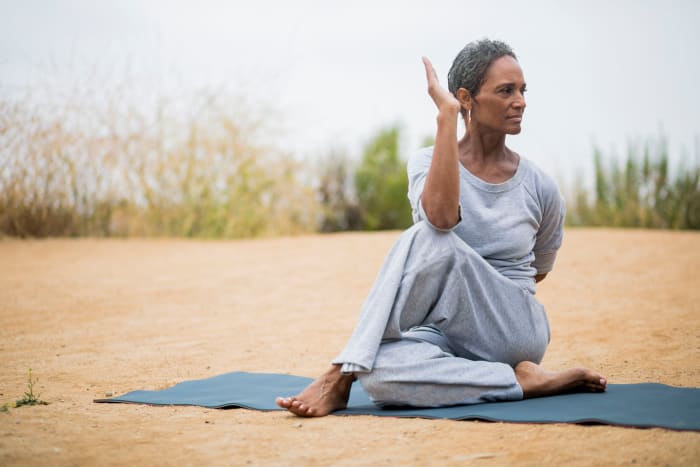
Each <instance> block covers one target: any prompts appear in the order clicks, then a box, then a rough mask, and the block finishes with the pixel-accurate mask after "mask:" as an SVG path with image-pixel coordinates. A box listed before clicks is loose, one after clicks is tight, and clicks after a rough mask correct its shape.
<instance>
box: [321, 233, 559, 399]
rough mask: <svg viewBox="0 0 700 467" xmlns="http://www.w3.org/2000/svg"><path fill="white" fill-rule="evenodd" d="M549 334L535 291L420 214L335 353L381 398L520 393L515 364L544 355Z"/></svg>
mask: <svg viewBox="0 0 700 467" xmlns="http://www.w3.org/2000/svg"><path fill="white" fill-rule="evenodd" d="M548 343H549V325H548V322H547V318H546V315H545V312H544V308H543V307H542V305H541V304H540V303H539V302H538V301H537V300H536V299H535V297H534V296H533V295H532V294H530V293H529V292H527V291H526V290H524V289H522V288H521V287H520V286H518V285H517V284H516V283H515V282H513V281H511V280H510V279H508V278H506V277H504V276H503V275H501V274H500V273H499V272H497V271H496V270H495V269H494V268H493V267H492V266H491V265H489V264H488V263H487V262H486V261H485V260H484V259H483V258H482V257H481V256H480V255H479V254H477V253H476V252H475V251H474V250H472V249H471V248H470V247H469V246H468V245H466V244H465V243H464V242H463V241H462V240H461V239H460V238H459V237H457V235H455V234H454V233H451V232H449V233H445V232H440V231H436V230H434V229H433V228H431V227H430V226H428V225H427V224H425V223H423V222H420V223H418V224H416V225H414V226H413V227H412V228H410V229H409V230H407V231H406V232H404V233H403V234H402V235H401V237H400V238H399V240H398V241H397V243H396V244H395V245H394V248H393V249H392V251H391V252H390V254H389V256H388V258H387V260H386V262H385V264H384V266H383V267H382V270H381V272H380V274H379V276H378V277H377V280H376V281H375V284H374V287H373V289H372V291H371V292H370V294H369V297H368V298H367V300H366V302H365V304H364V305H363V309H362V312H361V314H360V319H359V322H358V324H357V327H356V329H355V332H354V333H353V335H352V337H351V338H350V341H349V342H348V345H347V346H346V348H345V349H344V350H343V352H342V353H341V354H340V355H339V356H338V358H336V360H334V363H339V364H342V365H343V367H342V370H343V371H344V372H352V373H355V374H356V375H357V377H358V379H359V381H360V384H362V386H363V388H364V389H365V391H366V392H367V394H368V395H369V396H370V398H371V399H372V400H373V401H374V402H375V403H377V404H380V405H412V406H417V407H439V406H445V405H454V404H468V403H477V402H483V401H493V400H514V399H521V398H522V389H521V388H520V385H519V384H518V383H517V380H516V379H515V373H514V371H513V367H514V366H515V365H517V364H518V363H519V362H521V361H524V360H529V361H533V362H536V363H539V362H540V360H541V359H542V357H543V355H544V351H545V348H546V346H547V344H548Z"/></svg>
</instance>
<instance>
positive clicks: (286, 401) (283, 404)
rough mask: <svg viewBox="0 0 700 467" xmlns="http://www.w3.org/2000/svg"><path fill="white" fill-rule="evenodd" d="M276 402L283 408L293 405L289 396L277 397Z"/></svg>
mask: <svg viewBox="0 0 700 467" xmlns="http://www.w3.org/2000/svg"><path fill="white" fill-rule="evenodd" d="M275 403H276V404H277V405H278V406H280V407H282V408H283V409H288V408H289V407H290V405H291V401H290V399H289V398H288V397H278V398H277V399H275Z"/></svg>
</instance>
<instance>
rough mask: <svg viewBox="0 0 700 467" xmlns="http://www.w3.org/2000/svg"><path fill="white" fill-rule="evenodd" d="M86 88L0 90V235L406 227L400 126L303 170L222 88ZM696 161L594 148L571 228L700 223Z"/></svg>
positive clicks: (661, 146) (658, 145)
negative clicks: (47, 93) (162, 91)
mask: <svg viewBox="0 0 700 467" xmlns="http://www.w3.org/2000/svg"><path fill="white" fill-rule="evenodd" d="M76 88H79V89H83V88H84V87H83V86H77V87H76ZM87 88H89V86H88V87H87ZM97 91H99V92H97ZM95 94H96V95H98V96H99V99H95V96H87V97H86V96H81V95H75V94H70V93H67V94H60V93H55V96H57V97H56V99H54V100H50V101H46V100H41V99H37V98H34V97H33V95H32V93H30V92H28V93H27V95H26V96H22V97H18V98H15V99H10V98H8V97H5V96H2V95H0V235H7V236H16V237H47V236H98V237H102V236H178V237H200V238H201V237H209V238H238V237H255V236H268V235H290V234H296V233H304V232H313V231H321V232H334V231H342V230H380V229H403V228H406V227H408V226H409V225H410V224H411V212H410V207H409V203H408V199H407V196H406V193H407V191H408V180H407V176H406V164H405V161H404V160H403V159H402V158H401V157H400V156H399V140H400V136H401V131H400V128H399V127H398V126H390V127H386V128H383V129H380V130H379V131H378V132H377V133H376V134H374V135H373V136H372V137H371V138H370V140H369V141H368V142H367V144H366V146H365V147H364V150H363V152H362V154H361V155H360V157H359V158H355V157H353V156H352V155H349V154H347V153H346V152H345V151H343V150H340V149H335V150H332V151H330V152H329V153H328V154H326V155H325V156H324V157H320V158H319V159H318V161H317V162H316V163H314V164H302V163H301V162H299V161H297V160H296V159H295V158H293V157H291V155H289V154H287V153H285V152H283V151H280V150H279V149H277V148H276V147H275V146H273V145H272V144H271V143H270V141H271V139H270V136H269V135H270V134H274V131H272V130H271V129H270V128H269V127H268V126H266V125H265V124H263V123H261V122H262V119H260V120H256V119H255V118H254V117H255V114H254V113H253V112H251V111H250V109H251V108H252V106H248V105H245V103H243V102H242V101H241V100H240V99H235V98H232V97H230V96H227V95H225V94H222V93H221V91H220V90H219V91H213V92H212V91H206V90H203V91H200V92H199V93H196V94H195V95H194V96H192V97H190V98H187V99H182V98H180V99H172V100H167V99H158V98H154V102H156V105H155V109H156V110H155V111H151V112H148V111H146V110H144V109H146V108H152V106H147V105H140V103H139V99H138V98H136V97H134V96H132V95H130V94H129V92H128V89H125V88H116V89H112V90H110V89H99V90H96V92H95ZM256 108H257V107H256ZM272 141H273V142H274V139H273V140H272ZM431 143H432V139H431V138H426V140H425V141H424V145H430V144H431ZM686 159H687V158H684V160H686ZM695 159H696V160H695V162H694V163H693V164H689V163H688V162H686V163H685V165H681V166H679V167H677V168H672V167H669V165H670V164H669V157H668V150H667V144H666V143H665V141H664V140H663V138H661V139H660V140H659V141H656V142H654V141H650V142H647V143H646V144H644V145H638V146H632V147H630V149H629V150H628V154H627V157H626V160H624V161H623V162H622V163H619V162H616V161H615V159H614V158H612V157H610V155H604V154H602V152H601V151H600V150H598V149H596V150H595V151H594V158H593V162H594V178H595V183H594V185H593V186H592V188H587V187H586V185H585V184H584V181H583V180H578V182H577V184H576V185H575V186H574V187H573V190H572V191H573V195H569V196H568V197H567V198H568V216H567V222H568V223H569V225H592V226H614V227H646V228H667V229H700V190H699V184H700V164H698V157H697V154H696V158H695ZM606 161H607V162H606ZM672 169H674V170H672Z"/></svg>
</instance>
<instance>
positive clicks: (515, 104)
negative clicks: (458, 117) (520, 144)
mask: <svg viewBox="0 0 700 467" xmlns="http://www.w3.org/2000/svg"><path fill="white" fill-rule="evenodd" d="M524 112H525V78H524V77H523V70H522V69H521V68H520V65H519V64H518V61H517V60H515V59H514V58H513V57H510V56H508V55H506V56H503V57H500V58H498V59H496V60H495V61H494V62H493V63H492V64H491V65H490V66H489V68H488V69H487V70H486V79H485V80H484V83H483V84H482V85H481V89H480V90H479V93H478V94H477V95H476V96H475V97H473V98H472V112H471V118H472V120H475V119H476V120H475V122H474V123H477V124H478V125H479V126H482V127H486V128H488V129H491V130H494V131H498V132H502V133H505V134H509V135H517V134H518V133H520V129H521V128H520V123H521V122H522V118H523V113H524Z"/></svg>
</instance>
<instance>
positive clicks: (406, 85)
mask: <svg viewBox="0 0 700 467" xmlns="http://www.w3.org/2000/svg"><path fill="white" fill-rule="evenodd" d="M699 24H700V2H697V1H695V0H686V1H684V0H672V1H644V0H636V1H600V0H594V1H579V2H574V1H564V0H562V1H532V0H531V1H508V0H505V1H500V2H490V1H466V0H456V1H439V0H434V1H431V2H422V1H421V2H418V1H414V2H411V1H406V0H404V1H385V2H382V1H378V0H375V1H364V0H363V1H354V2H343V4H342V5H341V4H340V2H330V1H312V0H301V1H300V0H297V1H286V2H285V1H271V0H257V1H214V0H197V1H189V2H186V1H176V0H169V1H165V0H119V1H117V0H114V1H106V0H103V1H97V0H92V1H89V0H83V1H79V0H70V1H68V0H66V1H58V0H53V1H52V0H16V1H12V0H0V91H2V92H10V93H12V92H14V91H15V90H16V89H18V87H17V86H18V85H22V84H24V83H27V82H32V81H34V80H42V79H43V80H46V79H60V78H58V76H59V75H60V76H64V78H63V79H71V78H70V77H71V76H78V75H81V74H83V73H84V71H85V70H87V69H88V68H90V67H97V68H100V69H102V70H103V71H104V70H107V73H116V74H120V73H124V70H125V69H126V67H127V64H128V67H129V70H131V71H130V73H131V76H134V77H136V79H137V80H138V84H139V85H143V87H144V89H153V90H155V92H163V90H165V89H185V90H188V89H189V90H195V89H197V88H199V87H202V86H211V87H216V86H220V85H225V86H226V89H228V90H229V91H230V92H231V93H233V94H244V95H247V96H249V97H250V98H251V100H252V101H259V102H260V103H261V107H262V108H265V109H267V110H266V112H268V115H269V117H270V119H271V121H274V122H276V123H278V122H282V123H283V124H284V126H283V130H284V131H281V132H275V133H274V134H271V135H270V138H271V141H272V142H274V143H277V144H278V145H280V146H284V147H285V148H288V149H290V150H291V151H293V153H294V154H296V155H297V156H299V157H305V156H312V157H318V156H319V155H322V154H323V153H324V152H327V151H328V150H329V149H330V148H332V147H335V148H345V149H346V150H347V151H348V152H349V153H350V154H352V155H355V156H356V155H358V154H359V153H360V151H361V148H362V146H363V145H364V144H365V143H366V141H367V140H368V139H369V138H370V137H371V135H372V134H373V133H374V132H375V131H377V130H378V129H379V128H381V127H382V126H386V125H390V124H393V123H399V124H401V125H402V126H403V129H404V131H405V133H404V135H405V138H404V141H403V143H404V144H403V146H404V148H405V152H406V153H405V154H404V157H406V156H407V155H408V152H409V151H411V150H412V149H413V148H415V147H416V146H417V145H418V144H419V142H420V140H422V139H423V137H424V136H426V135H428V134H431V133H434V126H435V109H434V107H433V104H432V102H431V101H430V99H429V97H428V96H427V94H426V85H425V75H424V72H423V68H422V64H421V61H420V57H421V55H426V56H428V57H429V58H431V60H432V61H433V63H434V65H435V67H436V69H437V71H438V74H439V76H440V77H441V80H442V82H443V83H445V82H446V74H447V70H448V69H449V66H450V64H451V62H452V59H453V58H454V56H455V55H456V54H457V52H458V51H459V50H460V49H461V48H462V47H463V46H464V45H465V44H466V43H467V42H469V41H471V40H474V39H477V38H481V37H484V36H486V37H490V38H493V39H501V40H504V41H506V42H508V43H509V44H510V45H511V46H512V47H513V48H514V50H515V52H516V54H517V55H518V57H519V59H520V63H521V65H522V66H523V69H524V72H525V78H526V80H527V82H528V88H529V92H528V109H527V111H526V114H525V119H524V121H523V132H522V133H521V135H518V136H515V137H510V138H509V140H508V144H509V146H510V147H512V148H513V149H515V150H517V151H518V152H520V153H521V154H522V155H523V156H525V157H528V158H530V159H532V160H534V161H535V162H537V163H538V164H539V165H540V166H542V167H543V168H544V169H545V170H547V171H548V172H550V173H552V174H554V175H559V176H560V177H561V176H565V178H570V177H571V176H573V175H574V174H575V173H576V171H577V170H579V169H586V168H587V167H589V166H590V161H591V154H592V147H593V144H594V143H595V144H598V145H599V146H600V147H601V148H602V149H603V150H604V151H606V152H609V151H610V150H611V149H614V150H615V151H616V152H617V153H618V154H620V155H624V153H625V150H626V145H627V142H628V141H632V140H635V139H639V138H644V137H648V136H657V135H658V134H659V132H660V129H663V131H664V133H665V134H666V136H667V137H668V139H669V140H670V143H671V156H672V158H674V159H675V160H676V161H677V160H678V159H679V158H680V154H681V148H685V149H686V150H687V152H688V154H693V153H694V152H698V150H697V149H696V148H698V146H700V136H699V135H700V129H699V128H698V123H699V122H700V118H699V117H700V110H699V109H700V86H699V85H698V82H699V80H700V27H699V26H698V25H699ZM55 70H59V71H62V72H65V73H63V74H60V73H59V74H57V75H56V76H53V75H52V73H54V72H55ZM66 70H67V71H66ZM110 70H112V71H110ZM65 76H68V78H65Z"/></svg>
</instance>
